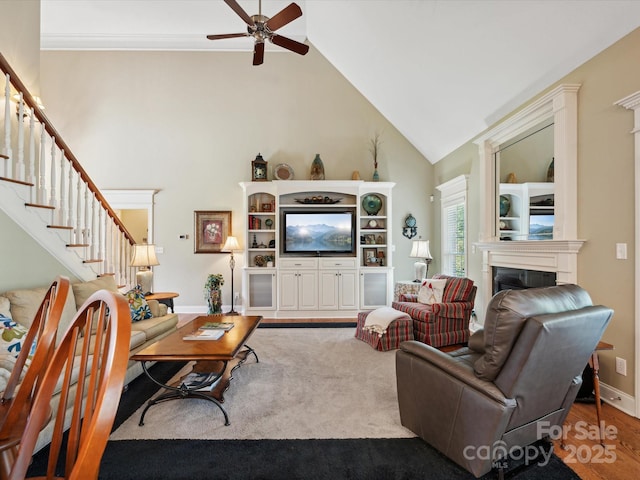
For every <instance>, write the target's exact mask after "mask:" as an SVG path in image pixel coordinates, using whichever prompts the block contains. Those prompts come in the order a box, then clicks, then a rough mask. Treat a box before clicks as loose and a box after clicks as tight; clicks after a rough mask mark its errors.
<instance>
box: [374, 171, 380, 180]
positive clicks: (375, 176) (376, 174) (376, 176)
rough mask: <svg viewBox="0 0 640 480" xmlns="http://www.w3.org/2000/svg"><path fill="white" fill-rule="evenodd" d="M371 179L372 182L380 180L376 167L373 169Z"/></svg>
mask: <svg viewBox="0 0 640 480" xmlns="http://www.w3.org/2000/svg"><path fill="white" fill-rule="evenodd" d="M373 181H374V182H379V181H380V175H378V169H377V168H376V169H375V170H374V171H373Z"/></svg>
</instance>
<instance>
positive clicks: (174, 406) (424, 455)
mask: <svg viewBox="0 0 640 480" xmlns="http://www.w3.org/2000/svg"><path fill="white" fill-rule="evenodd" d="M286 330H287V329H273V330H272V329H265V330H264V331H260V330H258V331H256V333H255V334H254V336H253V337H252V338H251V341H250V342H249V343H250V345H251V346H252V347H254V348H256V349H257V350H258V353H259V354H260V363H249V362H252V360H250V361H249V362H247V363H246V364H245V365H244V366H242V367H241V368H240V369H238V370H237V371H236V372H235V373H234V376H235V377H236V378H235V379H234V381H233V383H232V385H231V388H230V390H229V392H228V395H227V397H226V398H227V400H226V402H225V405H226V407H227V408H228V410H229V413H230V418H231V422H232V424H231V425H230V426H228V427H224V425H222V423H223V422H222V415H221V414H220V412H219V411H217V408H216V407H215V406H213V405H209V404H208V402H198V401H191V400H189V401H185V400H183V401H177V402H167V403H166V404H164V406H163V405H162V404H161V405H158V406H154V407H152V408H151V410H150V411H149V416H148V417H147V420H146V421H147V424H146V425H145V426H143V427H138V425H137V422H138V420H139V413H140V410H139V407H140V406H142V405H143V404H144V403H145V401H146V400H147V399H148V398H150V397H151V396H152V395H153V394H154V392H155V391H156V390H157V388H156V387H155V386H154V384H152V383H151V382H150V381H149V380H148V379H147V378H145V377H144V376H141V377H139V378H138V379H136V380H135V381H134V382H132V383H131V385H130V387H129V389H128V391H127V392H125V393H124V394H123V396H122V399H121V401H120V406H119V410H118V415H117V417H116V421H115V424H114V434H113V436H112V437H113V438H112V440H110V441H109V442H108V443H107V447H106V450H105V452H104V455H103V458H102V462H101V467H100V475H99V478H100V479H101V480H163V479H166V480H174V479H185V480H187V479H194V478H197V479H208V478H216V479H225V480H236V479H237V480H250V479H261V480H343V479H344V480H347V479H348V480H391V479H403V480H410V479H423V478H429V479H434V480H448V479H453V480H456V479H465V480H467V479H468V480H472V479H473V478H474V477H473V476H472V475H471V474H470V473H468V472H467V471H465V470H464V469H462V468H460V467H458V466H457V465H456V464H455V463H453V462H452V461H450V460H449V459H447V458H446V457H444V456H443V455H441V454H440V453H439V452H437V451H436V450H435V449H433V448H431V447H430V446H429V445H427V444H426V443H425V442H423V441H422V440H421V439H419V438H416V437H413V438H402V437H412V435H413V434H412V433H411V432H409V431H408V430H406V429H404V428H403V427H401V426H400V425H399V418H398V417H397V403H395V380H394V379H395V372H394V358H395V352H386V353H383V352H377V351H375V350H373V349H371V347H369V346H368V345H366V344H364V343H363V342H360V341H359V340H356V339H355V338H353V333H354V330H353V329H351V328H349V329H326V330H327V331H324V332H323V330H324V329H313V330H315V331H316V332H317V333H312V332H309V331H307V332H304V331H303V330H304V329H302V330H300V329H289V331H286ZM331 330H339V331H331ZM295 331H299V332H300V333H299V334H296V333H295ZM263 334H264V335H265V337H264V338H263ZM309 334H311V336H309ZM308 336H309V338H306V337H308ZM294 341H295V343H296V345H300V348H299V349H298V348H293V347H292V346H291V345H292V344H293V343H294ZM330 342H334V343H333V344H331V343H330ZM311 343H313V345H312V344H311ZM277 344H282V345H285V346H286V347H287V352H289V353H287V354H284V353H282V352H281V353H280V355H279V356H278V357H279V360H277V361H276V359H274V358H271V356H272V355H274V354H273V353H270V352H274V351H275V350H276V349H277V348H280V347H277ZM304 345H306V347H304ZM318 351H321V353H322V354H320V355H319V356H316V355H318V353H317V352H318ZM289 354H290V355H292V356H293V355H299V356H300V357H299V358H298V359H297V361H295V362H293V361H285V358H286V357H287V356H289ZM325 357H326V358H325ZM332 358H333V360H331V359H332ZM259 366H262V367H263V368H262V369H261V370H259V369H258V368H257V367H259ZM180 367H181V365H172V364H170V363H159V364H156V365H155V366H154V367H152V369H153V370H154V372H155V373H154V374H155V375H156V376H158V377H159V378H162V379H165V380H166V379H169V378H171V377H172V376H173V375H174V374H175V373H176V371H177V370H178V369H179V368H180ZM283 367H288V368H287V371H286V372H283V373H281V374H280V375H276V376H275V377H273V378H270V380H271V381H274V382H278V384H279V385H280V387H279V388H282V389H284V390H283V391H282V392H279V394H280V397H278V398H279V400H280V402H281V403H282V404H285V403H286V402H289V400H290V397H295V400H296V401H291V402H289V403H291V404H292V410H291V411H288V410H284V409H281V412H285V414H286V413H288V414H289V416H290V417H291V418H290V419H289V420H283V419H282V418H281V417H280V418H279V422H276V424H277V425H275V426H274V429H275V430H276V431H278V432H279V433H277V436H278V437H282V438H279V439H274V438H263V439H230V438H226V439H213V440H203V439H196V437H197V434H195V433H191V434H189V433H188V432H187V433H185V432H184V429H178V430H180V431H181V434H182V435H184V436H185V437H187V438H183V439H148V440H142V439H120V440H115V438H118V437H123V438H124V437H125V434H126V432H129V431H134V432H136V436H137V437H141V436H142V435H141V433H140V432H141V431H145V432H150V431H155V432H156V433H155V435H164V436H166V437H171V436H173V435H175V433H167V431H168V430H171V429H170V428H168V427H164V426H163V424H174V423H175V422H174V417H176V416H180V417H181V418H182V419H183V420H184V419H186V418H187V417H189V416H190V415H192V414H193V412H194V409H197V408H199V407H198V405H199V404H202V405H203V406H206V407H207V408H206V409H204V410H203V411H202V412H201V413H200V414H199V416H198V417H197V418H198V419H199V420H198V421H199V422H201V423H203V424H204V427H199V430H201V431H205V432H208V431H209V430H221V431H222V432H229V434H230V435H231V436H233V435H238V433H237V432H238V431H243V430H246V431H248V432H251V428H250V427H251V424H250V423H249V422H247V421H245V420H243V418H247V417H246V415H245V412H243V411H242V410H241V409H240V408H235V409H234V408H232V404H233V403H232V402H234V401H238V402H239V401H242V400H241V397H242V395H240V394H241V393H246V392H247V390H246V389H247V388H249V385H250V382H261V383H263V384H264V383H266V382H267V380H268V378H267V377H268V374H267V372H268V371H269V370H270V369H274V370H276V371H283ZM298 368H299V369H300V370H301V371H300V372H296V370H297V369H298ZM351 370H354V371H355V372H356V373H353V374H350V373H349V372H350V371H351ZM243 371H244V372H246V373H244V374H243ZM249 372H253V373H251V374H250V375H249V374H248V373H249ZM258 373H262V376H261V375H258ZM278 376H280V377H284V378H286V379H288V380H287V381H286V382H282V383H291V384H295V383H301V384H302V386H297V387H295V386H293V387H289V388H285V387H284V386H282V384H281V383H280V382H281V379H279V378H278ZM340 377H347V378H350V379H351V381H352V382H354V383H356V384H357V385H358V388H357V389H356V390H358V391H357V392H355V391H354V390H353V389H349V388H348V387H347V391H345V392H340V391H339V390H340V388H341V385H342V384H341V383H340V382H339V381H338V380H337V379H339V378H340ZM387 377H390V378H391V379H392V381H391V382H389V381H388V380H384V379H385V378H387ZM357 378H364V381H362V382H359V381H357ZM372 386H376V388H370V387H372ZM265 387H266V386H265V385H263V391H266V388H265ZM243 389H244V390H243ZM380 390H383V391H384V393H382V392H381V391H380ZM234 391H235V392H237V394H234V395H233V396H232V393H234ZM314 392H315V394H317V395H319V396H320V397H321V398H322V399H324V400H323V401H324V402H326V404H322V403H318V402H316V401H315V400H313V399H308V398H307V397H306V396H305V395H306V394H309V393H311V394H312V395H313V394H314ZM253 395H254V396H252V397H250V398H248V401H247V404H249V405H248V406H249V407H251V405H250V404H251V403H256V404H259V405H265V404H269V403H276V400H273V399H271V398H267V400H273V401H272V402H265V400H263V399H262V398H261V395H260V393H259V392H258V393H257V394H256V393H254V394H253ZM350 397H354V398H355V399H356V401H355V403H356V404H357V405H369V403H368V401H367V400H366V399H367V397H373V398H372V400H373V403H375V404H376V405H377V406H378V407H381V408H382V411H384V412H385V413H384V415H389V416H391V417H393V418H394V420H393V421H392V422H387V421H385V422H383V423H384V425H385V426H384V428H383V429H382V431H387V430H389V431H391V425H390V424H391V423H393V422H397V424H395V425H394V427H395V429H394V430H393V432H395V434H396V435H397V437H396V438H367V436H371V437H376V435H382V433H380V430H379V429H378V428H377V426H376V425H375V422H376V421H378V420H379V417H378V414H379V410H380V409H374V411H372V412H359V414H360V415H362V417H360V418H366V419H368V420H367V421H365V423H367V422H369V423H373V425H371V426H370V428H366V429H364V430H366V432H365V434H362V435H360V437H352V438H349V437H345V438H318V437H314V436H311V437H310V438H297V439H295V438H285V437H284V432H290V434H291V435H298V436H303V434H305V435H308V434H307V433H305V432H308V431H309V430H311V425H312V424H311V423H309V421H308V420H306V419H305V417H314V418H316V417H317V418H320V420H319V421H316V422H315V424H317V425H319V427H318V430H319V431H321V432H325V433H324V434H327V435H328V432H329V431H333V432H334V433H335V434H336V435H337V434H339V433H340V432H343V434H344V431H345V430H347V429H345V428H342V425H341V424H342V423H344V422H343V420H344V421H345V422H347V423H349V424H350V423H352V420H351V417H352V416H353V415H355V414H356V413H354V412H349V411H348V409H353V408H354V407H353V403H352V402H350V401H348V399H349V398H350ZM387 397H390V398H391V397H392V398H394V403H393V404H392V405H389V402H390V399H389V398H387ZM232 399H233V400H232ZM307 402H308V403H309V404H310V405H311V406H312V408H306V409H305V408H300V409H297V408H296V405H295V404H303V406H304V405H305V404H306V403H307ZM247 404H243V405H245V406H247ZM287 404H288V403H287ZM340 406H342V408H339V407H340ZM167 407H170V408H167ZM325 407H326V408H325ZM154 409H157V410H156V411H158V413H156V414H153V416H152V413H151V412H152V411H153V410H154ZM355 410H358V408H357V407H355ZM268 411H269V412H270V415H269V416H272V415H276V414H278V413H279V412H278V409H269V410H268ZM327 412H328V413H327ZM336 412H338V413H336ZM176 413H181V414H182V415H176ZM200 415H201V416H200ZM252 415H253V414H252ZM297 415H300V417H297ZM285 416H286V415H285ZM251 418H252V421H253V418H254V417H251ZM260 420H261V419H259V418H258V428H257V429H256V431H262V430H263V429H264V428H266V427H265V424H264V423H260ZM184 421H188V422H189V424H190V425H191V427H192V428H197V425H194V422H193V421H191V420H184ZM154 422H155V423H154ZM195 423H198V422H195ZM248 423H249V424H248ZM297 423H300V424H302V427H301V428H298V427H297V426H296V424H297ZM236 424H238V425H237V427H236ZM148 426H152V428H150V429H147V427H148ZM133 427H136V428H133ZM232 427H236V428H235V429H234V428H232ZM172 428H175V425H174V427H172ZM232 432H233V433H232ZM267 433H268V434H269V433H270V432H267ZM359 433H362V430H359ZM146 435H147V436H151V435H150V434H149V433H146ZM252 435H256V433H255V432H254V433H252ZM312 435H313V434H312ZM247 436H250V435H247ZM268 436H276V435H273V434H272V433H271V434H270V435H268ZM46 458H47V449H44V450H42V451H41V452H39V453H38V454H36V455H35V456H34V459H33V463H32V465H31V467H30V469H29V472H28V474H29V476H32V475H42V474H44V472H45V470H46ZM62 472H63V466H62V465H59V466H58V473H62ZM494 478H496V475H495V473H490V474H488V475H486V476H485V477H484V479H486V480H489V479H494ZM506 478H508V479H512V480H537V479H541V480H542V479H551V480H560V479H579V477H578V476H577V475H576V474H575V473H574V472H573V471H571V470H570V469H569V468H568V467H567V466H566V465H565V464H564V463H562V461H561V460H560V459H559V458H558V457H557V456H555V455H553V456H552V457H551V460H550V462H549V464H548V465H546V466H545V467H543V468H542V467H538V466H535V465H534V466H531V467H528V468H524V469H520V470H518V469H516V470H514V471H512V472H511V473H508V474H507V476H506Z"/></svg>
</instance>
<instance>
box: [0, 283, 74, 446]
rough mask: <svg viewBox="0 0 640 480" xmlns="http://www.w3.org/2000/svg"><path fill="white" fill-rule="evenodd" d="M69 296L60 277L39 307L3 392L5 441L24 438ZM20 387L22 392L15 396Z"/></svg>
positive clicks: (0, 434) (1, 435)
mask: <svg viewBox="0 0 640 480" xmlns="http://www.w3.org/2000/svg"><path fill="white" fill-rule="evenodd" d="M68 293H69V279H68V278H66V277H62V276H59V277H57V278H56V280H54V282H53V283H52V284H51V286H50V287H49V290H47V293H46V294H45V296H44V299H43V300H42V302H41V303H40V307H39V308H38V311H37V313H36V315H35V318H34V319H33V323H32V324H31V326H30V327H29V330H28V332H27V334H26V336H25V340H24V342H23V344H22V347H21V350H20V353H19V354H18V358H17V359H16V364H15V367H14V368H13V370H12V371H11V375H10V376H9V380H8V381H7V386H6V388H5V390H4V392H2V398H1V399H0V404H1V406H0V408H1V409H2V414H1V415H2V416H1V418H0V439H3V440H6V439H9V438H11V437H16V436H17V437H18V438H19V437H20V435H21V434H22V431H23V429H24V421H25V420H26V416H27V415H28V413H29V410H30V406H31V401H32V399H33V397H34V396H35V394H36V393H37V391H38V389H39V387H40V384H41V382H42V376H43V373H44V371H45V368H46V366H47V364H48V363H49V361H50V360H51V356H52V355H53V350H54V348H55V341H56V334H57V333H58V325H59V323H60V318H61V317H62V311H63V309H64V304H65V302H66V300H67V295H68ZM34 343H35V351H34V353H33V356H32V358H31V363H30V365H29V367H28V368H27V371H26V373H25V375H24V378H23V380H22V383H20V377H21V375H22V373H23V370H24V367H25V365H26V362H27V360H28V358H29V356H30V354H31V351H32V350H33V346H34ZM19 383H20V388H19V389H18V391H17V392H16V387H17V386H18V384H19Z"/></svg>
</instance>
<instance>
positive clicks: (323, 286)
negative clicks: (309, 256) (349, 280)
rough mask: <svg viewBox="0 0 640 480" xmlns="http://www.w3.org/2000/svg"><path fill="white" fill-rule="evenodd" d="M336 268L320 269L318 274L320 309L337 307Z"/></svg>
mask: <svg viewBox="0 0 640 480" xmlns="http://www.w3.org/2000/svg"><path fill="white" fill-rule="evenodd" d="M339 278H340V277H339V272H338V270H321V271H320V275H319V279H318V282H319V284H320V285H319V298H318V303H319V308H320V309H321V310H337V309H338V286H339Z"/></svg>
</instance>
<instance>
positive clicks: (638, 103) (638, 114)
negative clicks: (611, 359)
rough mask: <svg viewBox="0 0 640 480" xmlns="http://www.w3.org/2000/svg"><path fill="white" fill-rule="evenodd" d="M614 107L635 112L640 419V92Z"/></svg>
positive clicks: (639, 402) (638, 393)
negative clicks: (639, 253) (618, 106)
mask: <svg viewBox="0 0 640 480" xmlns="http://www.w3.org/2000/svg"><path fill="white" fill-rule="evenodd" d="M614 105H620V106H621V107H624V108H627V109H630V110H633V129H632V130H631V133H632V134H633V144H634V154H633V156H634V166H635V252H636V255H635V259H636V264H635V317H636V321H635V330H636V335H635V337H636V342H635V343H636V344H635V351H636V365H635V370H636V378H635V402H636V406H635V407H636V408H635V410H636V413H635V416H636V417H640V355H638V352H640V335H638V332H639V331H640V255H638V254H637V253H638V252H640V91H638V92H636V93H633V94H631V95H629V96H628V97H625V98H623V99H621V100H618V101H617V102H615V104H614Z"/></svg>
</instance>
